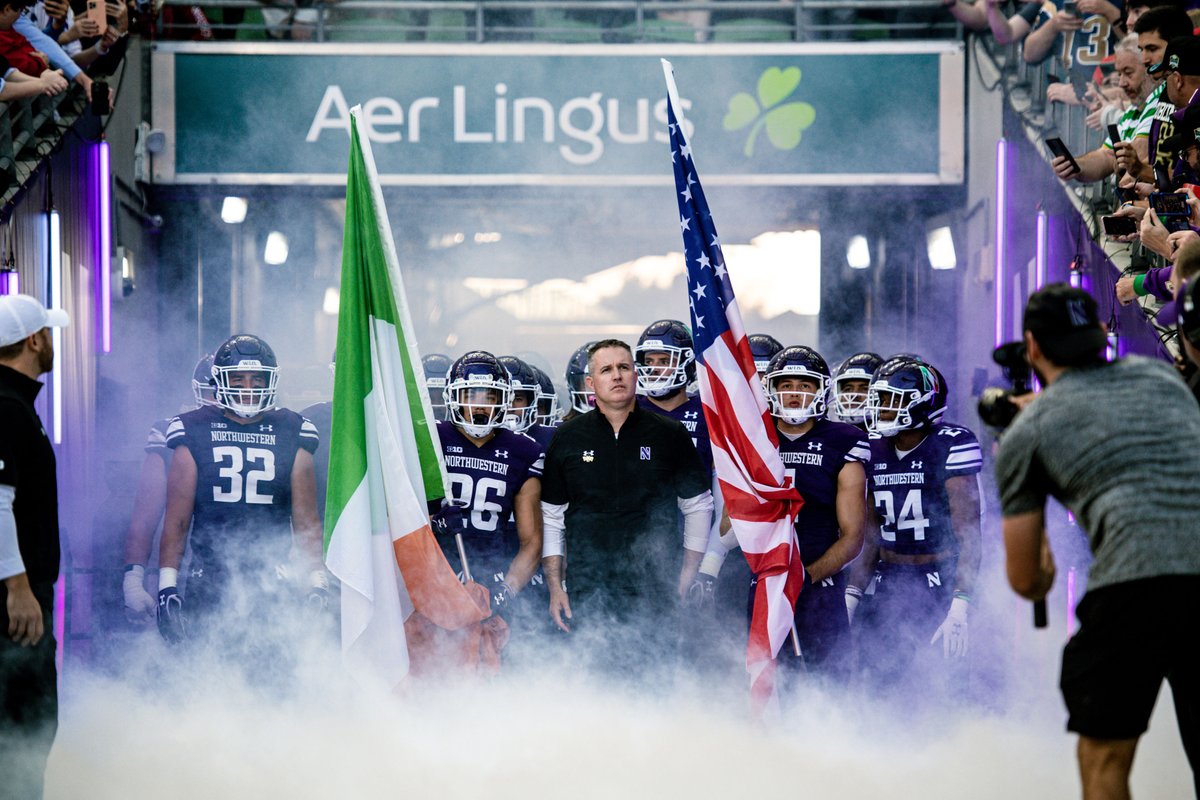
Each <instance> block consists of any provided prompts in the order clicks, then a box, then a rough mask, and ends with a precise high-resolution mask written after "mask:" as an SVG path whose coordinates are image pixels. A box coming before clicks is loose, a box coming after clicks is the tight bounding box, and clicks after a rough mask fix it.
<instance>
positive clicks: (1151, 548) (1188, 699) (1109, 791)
mask: <svg viewBox="0 0 1200 800" xmlns="http://www.w3.org/2000/svg"><path fill="white" fill-rule="evenodd" d="M1024 331H1025V335H1024V338H1025V344H1026V347H1027V357H1028V359H1029V363H1030V365H1031V366H1032V367H1033V370H1034V372H1035V373H1036V374H1037V376H1038V379H1039V380H1040V381H1041V383H1042V385H1043V386H1044V387H1046V389H1045V391H1044V392H1042V394H1041V395H1040V396H1038V397H1037V398H1036V399H1035V400H1033V401H1032V402H1030V403H1028V404H1027V405H1026V407H1025V408H1024V410H1022V411H1021V412H1020V414H1019V415H1018V416H1017V418H1016V420H1015V421H1014V422H1013V424H1012V426H1011V428H1009V430H1008V431H1007V433H1005V435H1004V437H1003V438H1002V439H1001V441H1000V450H999V453H998V455H997V459H996V476H997V483H998V485H999V487H1000V496H1001V502H1002V507H1003V514H1004V522H1003V530H1004V545H1005V553H1006V559H1007V571H1008V580H1009V583H1010V584H1011V585H1012V587H1013V589H1014V590H1016V592H1017V593H1018V594H1020V595H1021V596H1023V597H1027V598H1029V599H1033V600H1037V599H1042V598H1044V597H1045V596H1046V594H1047V593H1048V592H1049V591H1050V588H1051V585H1052V584H1053V582H1054V560H1053V557H1052V555H1051V552H1050V548H1049V545H1048V542H1047V540H1046V536H1045V531H1044V511H1045V503H1046V498H1047V497H1051V496H1052V497H1055V498H1056V499H1058V500H1059V501H1060V502H1061V503H1062V504H1063V505H1064V506H1066V507H1067V508H1068V509H1070V510H1071V511H1072V512H1073V513H1074V514H1075V517H1076V519H1077V520H1078V522H1079V525H1080V526H1081V527H1082V528H1083V529H1084V530H1085V531H1086V532H1087V534H1088V539H1089V543H1090V546H1091V550H1092V554H1093V557H1094V560H1093V562H1092V566H1091V569H1090V575H1089V577H1088V588H1087V593H1086V595H1085V596H1084V597H1083V600H1082V602H1081V603H1080V604H1079V607H1078V609H1077V612H1076V614H1077V616H1078V619H1079V623H1080V629H1079V631H1078V632H1077V633H1076V634H1075V635H1074V636H1073V637H1072V638H1071V640H1070V641H1069V642H1068V643H1067V646H1066V649H1065V651H1064V654H1063V666H1062V678H1061V682H1060V687H1061V689H1062V692H1063V697H1064V699H1065V701H1066V705H1067V709H1068V711H1069V713H1070V719H1069V720H1068V723H1067V727H1068V729H1069V730H1071V731H1074V732H1076V733H1078V734H1079V747H1078V757H1079V770H1080V775H1081V778H1082V781H1083V796H1084V797H1085V798H1095V797H1128V796H1129V788H1128V781H1129V771H1130V768H1131V766H1132V763H1133V756H1134V751H1135V749H1136V747H1137V742H1138V738H1139V737H1140V736H1141V735H1142V733H1144V732H1145V730H1146V727H1147V725H1148V723H1149V720H1150V714H1151V711H1152V710H1153V708H1154V702H1155V699H1156V697H1157V696H1158V691H1159V688H1160V686H1161V684H1162V681H1163V678H1166V679H1167V680H1169V681H1170V682H1171V688H1172V691H1173V694H1174V699H1175V711H1176V715H1177V716H1178V719H1179V730H1180V733H1181V737H1182V739H1183V745H1184V749H1185V750H1186V752H1187V755H1188V760H1189V762H1190V763H1191V764H1192V770H1193V775H1195V769H1196V759H1197V757H1198V756H1200V728H1197V723H1198V722H1200V700H1198V697H1197V685H1196V675H1195V672H1196V671H1195V667H1194V660H1193V659H1192V657H1191V656H1190V653H1191V648H1192V647H1193V646H1194V643H1193V642H1192V641H1191V639H1192V637H1191V636H1190V635H1188V634H1189V633H1190V632H1191V631H1194V630H1196V626H1197V623H1198V622H1200V619H1198V617H1200V609H1198V607H1197V598H1198V597H1200V530H1198V528H1197V525H1196V520H1197V519H1198V518H1200V496H1198V495H1197V494H1195V493H1194V492H1190V491H1189V487H1191V486H1192V485H1193V484H1194V481H1195V476H1196V475H1197V474H1200V409H1197V406H1196V402H1195V400H1194V399H1193V398H1192V396H1191V395H1190V393H1189V392H1188V390H1187V388H1186V387H1185V386H1184V384H1183V382H1182V381H1180V379H1179V377H1178V376H1177V375H1176V374H1174V372H1173V371H1172V370H1171V368H1170V367H1169V366H1168V365H1166V364H1163V363H1160V362H1156V361H1151V360H1148V359H1144V358H1138V357H1136V356H1132V357H1129V358H1126V359H1123V360H1120V361H1116V362H1113V363H1108V362H1106V361H1104V356H1103V352H1104V347H1105V344H1106V336H1105V329H1104V326H1103V325H1101V323H1100V321H1099V317H1098V315H1097V308H1096V302H1095V300H1093V299H1092V297H1091V296H1090V295H1088V294H1086V293H1085V292H1083V291H1081V290H1079V289H1074V288H1071V287H1069V286H1067V285H1066V284H1062V283H1056V284H1051V285H1050V286H1047V287H1045V288H1044V289H1042V290H1040V291H1038V292H1037V293H1035V294H1034V295H1033V296H1032V297H1031V298H1030V299H1029V303H1028V305H1027V306H1026V308H1025V318H1024ZM1147 398H1154V411H1155V413H1154V414H1153V415H1148V414H1143V413H1137V412H1136V411H1135V409H1138V408H1140V407H1142V406H1144V404H1145V402H1146V400H1147Z"/></svg>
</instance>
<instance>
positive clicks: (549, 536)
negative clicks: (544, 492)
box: [542, 501, 567, 558]
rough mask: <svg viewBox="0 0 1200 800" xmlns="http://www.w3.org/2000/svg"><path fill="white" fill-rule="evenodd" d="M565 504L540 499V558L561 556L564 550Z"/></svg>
mask: <svg viewBox="0 0 1200 800" xmlns="http://www.w3.org/2000/svg"><path fill="white" fill-rule="evenodd" d="M566 515H567V504H566V503H562V504H561V505H556V504H554V503H547V502H545V501H542V558H550V557H551V556H561V555H562V554H563V552H564V550H565V548H564V547H563V541H564V539H565V538H566V537H565V536H564V532H565V530H566V523H565V518H566Z"/></svg>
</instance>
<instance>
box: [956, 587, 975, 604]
mask: <svg viewBox="0 0 1200 800" xmlns="http://www.w3.org/2000/svg"><path fill="white" fill-rule="evenodd" d="M954 599H955V600H962V601H963V602H964V603H969V602H971V595H969V594H967V593H966V592H964V591H963V590H962V589H955V590H954Z"/></svg>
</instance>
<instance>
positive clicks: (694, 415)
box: [683, 411, 700, 419]
mask: <svg viewBox="0 0 1200 800" xmlns="http://www.w3.org/2000/svg"><path fill="white" fill-rule="evenodd" d="M683 418H684V419H699V418H700V412H699V411H685V412H683Z"/></svg>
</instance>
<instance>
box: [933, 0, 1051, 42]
mask: <svg viewBox="0 0 1200 800" xmlns="http://www.w3.org/2000/svg"><path fill="white" fill-rule="evenodd" d="M1002 5H1004V0H981V2H974V3H968V2H965V0H950V2H948V3H946V7H947V8H948V9H950V13H951V14H953V15H954V18H955V19H956V20H958V21H959V22H961V23H962V24H963V27H966V28H969V29H971V30H973V31H985V30H989V29H990V30H991V32H992V36H994V37H996V41H997V43H999V44H1013V43H1014V42H1019V41H1021V40H1022V39H1024V38H1025V37H1026V36H1028V35H1029V32H1030V31H1031V30H1033V24H1034V23H1035V22H1037V18H1038V12H1040V11H1041V10H1042V4H1041V3H1039V2H1028V3H1022V4H1021V7H1020V8H1018V9H1017V13H1015V14H1013V15H1012V16H1011V17H1006V16H1004V11H1003V9H1002V8H1001V6H1002Z"/></svg>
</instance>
